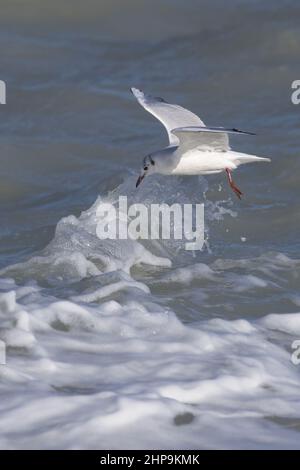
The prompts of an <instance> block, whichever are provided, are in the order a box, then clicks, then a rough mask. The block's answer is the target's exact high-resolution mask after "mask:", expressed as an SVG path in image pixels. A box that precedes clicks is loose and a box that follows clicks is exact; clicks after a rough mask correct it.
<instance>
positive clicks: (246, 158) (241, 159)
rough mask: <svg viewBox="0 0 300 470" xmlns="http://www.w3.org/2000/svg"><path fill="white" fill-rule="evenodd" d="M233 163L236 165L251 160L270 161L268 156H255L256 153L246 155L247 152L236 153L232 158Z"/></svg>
mask: <svg viewBox="0 0 300 470" xmlns="http://www.w3.org/2000/svg"><path fill="white" fill-rule="evenodd" d="M233 160H234V163H236V164H238V165H243V164H244V163H251V162H270V161H271V159H270V158H266V157H257V156H256V155H248V154H247V153H240V154H236V155H235V156H234V158H233Z"/></svg>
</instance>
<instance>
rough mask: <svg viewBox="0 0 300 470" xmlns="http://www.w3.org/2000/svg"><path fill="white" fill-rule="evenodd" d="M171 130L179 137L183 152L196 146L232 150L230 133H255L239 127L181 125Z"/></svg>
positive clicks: (223, 150) (220, 150)
mask: <svg viewBox="0 0 300 470" xmlns="http://www.w3.org/2000/svg"><path fill="white" fill-rule="evenodd" d="M171 132H172V134H174V135H175V136H176V137H177V138H178V140H179V149H180V151H181V153H182V154H184V153H186V152H188V151H189V150H193V149H195V148H198V149H199V150H202V151H218V152H226V151H227V150H230V146H229V138H228V134H239V135H241V134H242V135H255V134H253V133H252V132H245V131H240V130H239V129H226V128H224V127H205V126H189V127H179V128H177V129H172V131H171Z"/></svg>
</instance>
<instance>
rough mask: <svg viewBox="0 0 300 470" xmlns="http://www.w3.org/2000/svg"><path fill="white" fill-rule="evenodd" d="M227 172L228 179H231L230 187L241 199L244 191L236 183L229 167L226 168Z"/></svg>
mask: <svg viewBox="0 0 300 470" xmlns="http://www.w3.org/2000/svg"><path fill="white" fill-rule="evenodd" d="M226 173H227V176H228V181H229V184H230V187H231V189H232V190H233V191H234V192H235V194H236V195H237V197H238V198H239V199H241V196H242V195H243V193H242V191H241V190H240V189H239V188H238V187H237V186H236V185H235V183H234V181H233V179H232V176H231V172H230V170H229V168H226Z"/></svg>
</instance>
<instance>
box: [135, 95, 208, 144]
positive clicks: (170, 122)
mask: <svg viewBox="0 0 300 470" xmlns="http://www.w3.org/2000/svg"><path fill="white" fill-rule="evenodd" d="M131 91H132V93H133V94H134V96H135V97H136V99H137V100H138V102H139V103H140V105H141V106H143V108H145V109H146V110H147V111H148V112H149V113H151V114H152V115H153V116H155V117H156V118H157V119H158V120H159V121H160V122H161V123H162V124H163V125H164V127H165V128H166V130H167V133H168V137H169V143H170V145H178V137H177V136H176V135H175V134H174V133H173V132H172V130H173V129H175V128H178V127H190V126H198V127H199V126H201V127H204V128H205V124H204V122H203V121H201V119H200V118H199V117H198V116H196V114H194V113H192V112H191V111H188V110H187V109H185V108H182V107H181V106H178V105H177V104H170V103H167V102H166V101H165V100H164V99H163V98H158V97H154V96H150V95H146V94H145V93H143V92H142V91H141V90H138V89H137V88H131Z"/></svg>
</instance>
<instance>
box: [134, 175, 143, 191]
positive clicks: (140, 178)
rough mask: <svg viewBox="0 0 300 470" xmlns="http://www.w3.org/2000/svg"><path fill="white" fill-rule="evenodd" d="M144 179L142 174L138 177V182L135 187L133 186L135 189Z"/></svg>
mask: <svg viewBox="0 0 300 470" xmlns="http://www.w3.org/2000/svg"><path fill="white" fill-rule="evenodd" d="M144 178H145V173H143V174H142V175H140V176H139V177H138V180H137V182H136V185H135V187H136V188H137V187H138V186H139V185H140V184H141V182H142V181H143V179H144Z"/></svg>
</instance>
